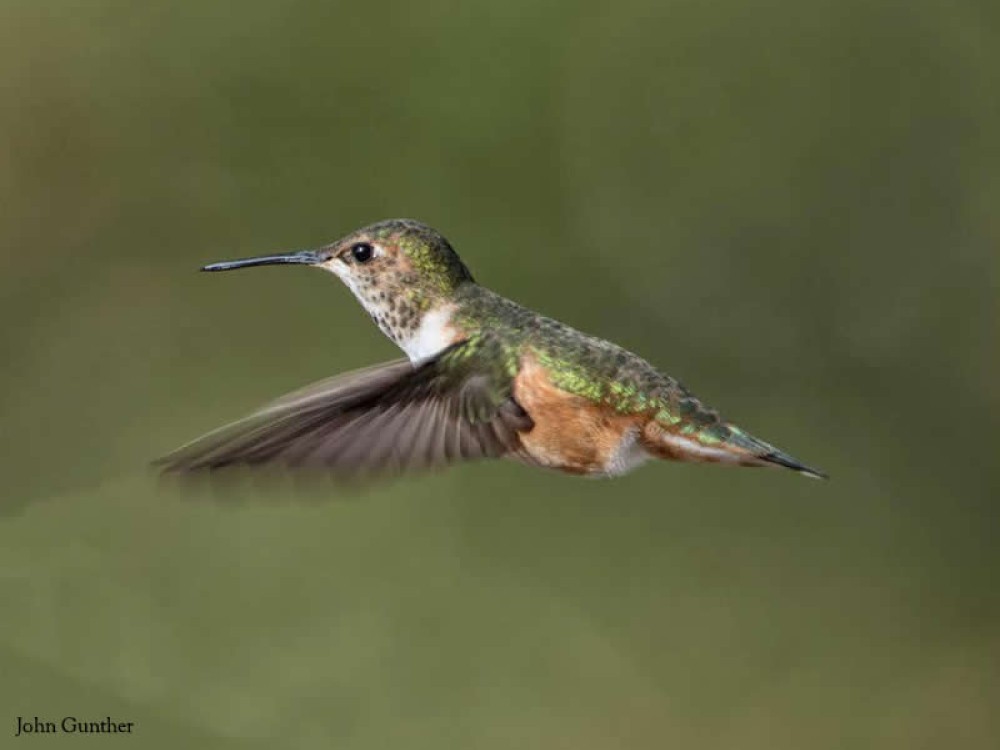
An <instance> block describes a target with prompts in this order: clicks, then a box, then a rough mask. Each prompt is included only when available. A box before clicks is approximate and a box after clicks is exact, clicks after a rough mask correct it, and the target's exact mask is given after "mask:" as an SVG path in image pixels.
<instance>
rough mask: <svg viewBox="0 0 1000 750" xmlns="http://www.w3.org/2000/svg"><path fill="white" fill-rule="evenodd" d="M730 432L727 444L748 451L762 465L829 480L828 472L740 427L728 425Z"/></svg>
mask: <svg viewBox="0 0 1000 750" xmlns="http://www.w3.org/2000/svg"><path fill="white" fill-rule="evenodd" d="M728 427H729V430H730V432H731V433H732V434H731V436H730V437H729V439H727V440H726V443H728V444H731V445H734V446H737V447H738V448H739V449H741V450H745V451H748V452H749V453H750V454H751V455H752V456H753V457H754V459H756V460H757V461H760V462H761V464H762V465H766V464H771V465H773V466H783V467H784V468H786V469H791V470H792V471H797V472H799V474H803V475H805V476H807V477H811V478H813V479H829V478H830V477H829V475H828V474H826V472H823V471H820V470H819V469H814V468H813V467H811V466H807V465H806V464H804V463H802V462H801V461H799V460H798V459H797V458H794V457H792V456H790V455H788V454H787V453H785V452H784V451H782V450H779V449H777V448H775V447H774V446H773V445H770V444H769V443H765V442H764V441H763V440H760V439H758V438H755V437H754V436H753V435H750V434H748V433H746V432H744V431H743V430H741V429H740V428H739V427H735V426H733V425H728Z"/></svg>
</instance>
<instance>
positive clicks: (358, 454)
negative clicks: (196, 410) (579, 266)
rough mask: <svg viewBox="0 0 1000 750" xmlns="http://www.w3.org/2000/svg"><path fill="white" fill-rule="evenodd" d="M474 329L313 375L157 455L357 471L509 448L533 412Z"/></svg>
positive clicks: (194, 467)
mask: <svg viewBox="0 0 1000 750" xmlns="http://www.w3.org/2000/svg"><path fill="white" fill-rule="evenodd" d="M489 343H490V342H485V341H484V340H483V338H481V337H477V338H474V339H469V340H466V341H463V342H459V343H457V344H454V345H452V346H451V347H449V348H448V349H446V350H444V351H443V352H441V353H440V354H439V355H438V356H437V357H435V358H434V359H432V360H429V361H427V362H424V363H422V364H420V365H417V366H416V367H414V366H413V365H411V364H410V362H408V361H407V360H396V361H394V362H389V363H386V364H383V365H378V366H376V367H371V368H368V369H364V370H357V371H355V372H351V373H347V374H344V375H340V376H337V377H334V378H330V379H328V380H324V381H321V382H319V383H316V384H314V385H312V386H309V387H307V388H305V389H303V390H301V391H296V392H294V393H290V394H288V395H287V396H284V397H282V398H281V399H279V400H278V401H276V402H274V403H272V404H270V405H268V406H266V407H264V408H263V409H261V410H260V411H258V412H256V413H255V414H253V415H251V416H250V417H247V418H246V419H243V420H241V421H239V422H235V423H233V424H231V425H228V426H227V427H223V428H221V429H219V430H216V431H214V432H211V433H209V434H208V435H205V436H204V437H202V438H199V439H198V440H195V441H194V442H192V443H189V444H188V445H186V446H184V447H182V448H180V449H178V450H177V451H175V452H174V453H172V454H170V455H168V456H166V457H164V458H162V459H160V460H159V461H157V463H158V464H159V465H160V466H162V467H163V470H164V471H165V472H198V471H206V470H214V469H222V468H225V467H230V466H257V465H283V466H287V467H312V468H321V469H328V470H330V471H331V472H332V473H333V474H334V475H335V476H340V477H344V478H356V477H362V476H365V475H369V476H372V475H385V474H394V473H402V472H406V471H411V470H412V471H416V470H420V469H429V468H434V467H438V466H443V465H446V464H449V463H453V462H456V461H459V460H464V459H477V458H495V457H500V456H504V455H507V454H512V453H516V452H517V450H518V448H519V446H520V439H519V437H518V432H519V431H525V430H530V429H531V428H532V426H533V423H532V421H531V418H530V417H529V416H528V415H527V413H526V412H525V411H524V410H523V409H522V408H521V407H520V405H518V404H517V402H516V401H514V399H513V397H512V396H511V379H510V377H509V375H507V373H506V372H505V371H504V370H503V369H502V368H499V369H491V368H486V369H483V368H481V367H474V366H473V365H474V364H476V363H477V362H478V363H481V362H482V359H481V358H480V357H477V356H476V355H477V354H479V353H480V350H481V349H482V347H483V346H484V345H489Z"/></svg>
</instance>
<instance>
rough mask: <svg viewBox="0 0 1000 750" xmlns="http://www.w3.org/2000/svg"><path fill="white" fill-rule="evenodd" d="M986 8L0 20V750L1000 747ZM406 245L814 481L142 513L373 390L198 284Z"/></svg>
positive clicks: (317, 326)
mask: <svg viewBox="0 0 1000 750" xmlns="http://www.w3.org/2000/svg"><path fill="white" fill-rule="evenodd" d="M998 9H1000V6H998V5H997V4H996V3H991V2H979V3H975V2H962V1H957V0H956V1H955V2H949V3H940V2H932V1H931V0H908V1H907V2H902V1H900V2H895V1H893V0H810V1H808V2H793V1H792V0H784V1H783V0H771V1H770V2H757V3H743V2H736V1H735V0H716V1H715V2H711V3H705V2H695V1H694V0H673V1H671V2H661V1H658V0H619V1H618V2H615V3H610V2H603V3H601V2H575V3H569V2H545V1H541V2H539V1H538V0H530V1H528V0H507V1H506V2H502V3H501V2H458V1H457V0H422V2H420V3H410V2H402V1H400V2H366V3H333V2H306V1H304V0H285V1H282V2H279V1H277V0H274V1H266V2H265V1H264V0H254V1H248V0H242V1H241V2H197V3H195V2H187V3H165V2H161V3H135V2H125V1H124V0H92V1H91V2H87V3H82V2H75V1H71V0H45V2H39V1H38V0H5V1H4V2H3V4H2V5H0V87H2V92H3V93H2V97H3V106H2V108H0V135H2V146H3V148H2V150H0V159H2V164H0V248H2V251H0V253H2V255H0V314H2V320H3V321H4V322H3V323H2V325H0V336H2V339H0V344H2V352H3V367H2V369H0V409H2V411H0V425H2V427H0V435H2V438H3V454H2V455H3V459H2V460H3V489H2V490H0V601H2V602H3V605H2V609H3V615H2V617H0V674H2V678H0V707H2V711H0V736H3V737H10V735H11V734H12V733H13V731H14V727H15V717H16V716H18V715H21V716H26V717H32V716H35V715H38V716H41V717H42V718H53V717H54V718H56V719H57V720H58V719H59V718H61V717H62V716H64V715H75V716H78V717H81V718H86V719H93V718H101V717H104V716H106V715H111V716H114V717H116V718H119V719H121V720H131V721H135V722H136V723H137V728H136V731H135V734H134V735H133V736H132V737H131V738H129V739H127V740H125V741H124V744H128V745H130V746H133V747H144V748H156V747H165V748H166V747H177V746H184V747H213V748H225V747H261V748H264V747H268V748H271V747H290V748H312V747H335V748H352V749H353V748H358V749H362V748H388V747H406V748H435V749H440V748H487V749H489V748H512V747H518V748H555V747H558V748H574V750H577V749H581V750H582V749H589V748H594V749H595V750H596V749H597V748H601V749H602V750H603V749H605V748H661V747H705V748H707V747H711V748H740V749H741V750H745V749H747V748H768V749H769V750H774V749H776V748H796V749H799V748H803V747H808V748H845V747H859V748H860V747H878V748H908V749H909V748H940V747H963V748H985V747H996V746H997V744H996V743H997V742H998V741H1000V718H998V712H997V710H996V709H997V706H998V705H1000V601H998V593H997V592H998V588H997V586H998V581H997V577H998V572H1000V570H998V563H1000V553H998V552H997V549H996V537H997V529H998V525H997V512H996V506H997V503H998V501H1000V487H998V476H997V474H998V472H997V468H996V463H997V448H998V445H1000V443H998V440H997V430H998V427H1000V424H998V422H1000V417H998V413H1000V387H998V385H997V382H998V381H997V368H998V365H1000V363H998V361H997V352H998V346H997V344H998V321H1000V310H998V304H997V286H998V279H1000V252H998V243H1000V211H998V206H1000V137H998V134H1000V87H998V80H1000V10H998ZM394 216H409V217H414V218H419V219H422V220H424V221H426V222H428V223H430V224H432V225H434V226H436V227H438V228H440V229H441V230H442V231H443V232H445V234H446V235H447V236H448V237H449V238H450V239H451V240H452V241H453V243H454V244H455V245H456V246H457V248H458V249H459V251H460V252H461V253H462V254H463V256H464V258H465V259H466V260H467V262H468V264H469V265H470V266H471V267H472V269H473V270H474V272H475V273H476V275H477V277H478V278H479V279H480V280H481V281H484V282H485V283H487V284H488V285H490V286H492V287H493V288H495V289H496V290H498V291H500V292H501V293H503V294H506V295H508V296H511V297H513V298H515V299H517V300H519V301H521V302H523V303H526V304H528V305H531V306H533V307H536V308H537V309H539V310H541V311H543V312H545V313H547V314H550V315H553V316H555V317H558V318H561V319H563V320H566V321H568V322H570V323H572V324H574V325H576V326H577V327H579V328H582V329H584V330H586V331H588V332H591V333H595V334H598V335H601V336H604V337H607V338H611V339H614V340H616V341H617V342H619V343H621V344H623V345H625V346H627V347H629V348H631V349H633V350H635V351H638V352H639V353H641V354H643V355H644V356H646V357H647V358H648V359H650V360H651V361H653V362H654V363H656V364H658V365H660V366H662V367H663V368H664V369H665V370H666V371H668V372H670V373H671V374H673V375H675V376H677V377H679V378H681V379H682V380H683V381H684V382H685V383H686V384H687V385H689V386H690V387H692V388H693V390H694V391H695V392H696V393H698V394H699V395H701V396H702V397H703V398H704V399H705V400H707V401H709V402H710V403H712V404H714V405H716V406H718V407H719V408H721V409H722V410H723V412H724V413H726V414H727V415H728V416H729V417H730V418H732V419H733V420H735V421H737V422H738V423H740V424H742V425H744V426H745V427H747V428H748V429H750V430H752V431H754V432H756V433H758V434H760V435H761V436H763V437H765V438H766V439H769V440H771V441H773V442H775V443H777V444H778V445H781V446H782V447H785V448H787V449H788V450H789V451H791V452H792V453H793V454H795V455H796V456H799V457H801V458H802V459H803V460H806V461H808V462H810V463H815V464H816V465H818V466H820V467H823V468H824V469H826V470H827V471H829V472H830V473H831V475H832V477H833V479H832V480H831V481H830V482H827V483H820V482H812V481H808V480H805V479H802V478H800V477H798V476H795V475H794V474H791V473H786V472H761V471H735V470H725V469H720V468H707V467H697V466H678V465H650V466H647V467H644V468H643V469H642V470H640V471H638V472H636V473H634V474H632V475H630V476H628V477H625V478H623V479H620V480H616V481H613V482H608V481H585V480H580V479H574V478H568V477H564V476H559V475H554V474H547V473H544V472H540V471H537V470H532V469H530V468H525V467H521V466H518V465H514V464H506V463H496V464H479V465H472V466H465V467H461V468H458V469H455V470H452V471H450V472H447V473H444V474H440V475H436V476H430V477H421V478H414V479H412V480H408V481H403V482H398V483H395V484H390V485H386V486H380V487H376V488H373V489H371V490H369V491H367V492H364V493H362V494H360V495H357V494H345V493H344V492H343V491H341V490H338V489H337V488H335V487H332V486H318V487H317V486H315V485H313V486H307V487H296V486H291V485H288V484H281V483H279V484H277V485H269V486H264V487H261V486H258V485H256V484H254V483H252V482H251V483H244V484H237V485H233V486H226V487H222V488H217V489H215V490H211V489H207V488H205V487H202V486H194V487H188V486H177V485H173V484H166V485H164V484H162V483H160V482H158V481H157V480H156V478H155V476H154V475H153V474H152V473H151V472H150V471H149V469H148V462H149V460H150V459H152V458H154V457H156V456H158V455H160V454H162V453H164V452H166V451H168V450H170V449H172V448H174V447H176V446H177V445H178V444H180V443H181V442H184V441H186V440H188V439H190V438H192V437H194V436H196V435H198V434H199V433H201V432H204V431H206V430H208V429H209V428H212V427H215V426H217V425H219V424H221V423H224V422H226V421H229V420H231V419H233V418H235V417H238V416H241V415H243V414H244V413H246V412H248V411H249V410H251V409H252V408H253V407H255V406H257V405H258V404H260V403H261V402H264V401H267V400H269V399H270V398H272V397H274V396H276V395H278V394H280V393H282V392H284V391H287V390H290V389H293V388H296V387H298V386H301V385H303V384H305V383H308V382H310V381H312V380H315V379H318V378H321V377H325V376H327V375H329V374H332V373H334V372H337V371H342V370H347V369H351V368H354V367H359V366H362V365H366V364H371V363H373V362H377V361H381V360H386V359H390V358H393V357H395V356H397V355H396V351H395V350H394V349H393V347H392V346H391V344H390V343H389V342H388V341H387V340H385V339H383V338H382V337H381V336H380V335H379V334H378V332H377V331H376V330H375V329H374V327H373V326H372V325H371V324H370V323H369V321H368V319H367V317H366V316H365V315H364V314H363V312H362V311H361V309H360V308H359V307H358V306H357V304H356V303H355V302H354V301H353V299H352V298H351V297H350V295H349V294H348V293H347V292H346V291H345V290H344V289H343V288H341V287H340V286H339V285H338V284H337V283H336V282H335V281H334V280H333V279H331V278H330V277H328V276H326V275H324V274H320V273H317V272H311V271H306V270H304V269H259V270H253V271H246V272H243V273H239V274H229V275H225V276H209V275H201V274H198V273H196V272H195V271H196V269H197V268H198V266H199V265H201V264H203V263H205V262H208V261H212V260H218V259H222V258H228V257H239V256H245V255H251V254H259V253H266V252H270V251H275V250H281V249H290V248H300V247H308V246H314V245H318V244H320V243H323V242H326V241H329V240H331V239H334V238H335V237H337V236H340V235H341V234H344V233H346V232H348V231H350V230H352V229H354V228H356V227H358V226H360V225H363V224H367V223H370V222H372V221H376V220H379V219H383V218H388V217H394ZM317 501H320V502H317ZM77 739H78V740H81V741H78V742H77V744H76V746H90V745H93V746H100V747H104V746H106V745H107V744H108V743H109V740H108V738H106V737H99V738H96V739H95V738H77ZM33 740H34V741H33V746H35V747H42V746H49V745H51V746H58V747H63V746H64V745H65V744H66V742H68V741H70V740H69V738H66V737H48V738H45V737H37V736H36V737H35V738H33ZM22 741H23V742H26V743H27V740H24V738H22ZM0 744H4V745H6V744H7V740H4V741H3V742H2V743H0ZM11 746H13V744H12V745H11Z"/></svg>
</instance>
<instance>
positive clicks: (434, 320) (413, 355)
mask: <svg viewBox="0 0 1000 750" xmlns="http://www.w3.org/2000/svg"><path fill="white" fill-rule="evenodd" d="M453 310H454V307H453V306H452V305H442V306H441V307H438V308H437V309H435V310H431V311H430V312H426V313H424V317H423V319H422V320H421V321H420V326H419V327H418V328H417V330H415V331H414V332H413V333H412V334H411V335H410V336H409V337H408V338H406V339H404V340H402V341H400V342H399V346H400V347H401V348H402V350H403V351H404V352H406V356H407V357H409V358H410V361H411V362H413V364H417V363H419V362H423V361H425V360H428V359H431V358H432V357H434V356H435V355H436V354H438V353H439V352H441V351H442V350H444V349H446V348H448V347H449V346H450V345H451V344H452V342H454V341H455V330H454V329H453V328H452V327H451V314H452V311H453Z"/></svg>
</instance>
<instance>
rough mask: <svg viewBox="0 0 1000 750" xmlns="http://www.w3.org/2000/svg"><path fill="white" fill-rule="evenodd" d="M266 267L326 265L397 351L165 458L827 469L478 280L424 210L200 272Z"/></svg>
mask: <svg viewBox="0 0 1000 750" xmlns="http://www.w3.org/2000/svg"><path fill="white" fill-rule="evenodd" d="M273 264H300V265H308V266H315V267H317V268H322V269H323V270H325V271H329V272H330V273H332V274H334V275H336V276H337V277H338V278H340V280H341V281H343V282H344V283H345V284H346V285H347V287H348V288H349V289H350V290H351V291H352V292H353V293H354V296H355V297H357V299H358V301H359V302H360V303H361V304H362V306H363V307H364V308H365V310H366V311H367V312H368V314H369V315H370V316H371V318H372V319H373V320H374V321H375V323H376V324H377V325H378V327H379V328H380V329H381V330H382V332H383V333H384V334H385V335H386V336H388V337H389V338H390V339H391V340H392V341H393V342H394V343H395V344H396V345H397V346H399V347H400V348H401V349H402V350H403V351H404V352H405V353H406V355H407V358H406V359H399V360H396V361H393V362H388V363H386V364H381V365H376V366H375V367H371V368H368V369H364V370H358V371H355V372H350V373H347V374H344V375H339V376H336V377H334V378H331V379H328V380H324V381H321V382H319V383H317V384H315V385H312V386H309V387H307V388H305V389H303V390H301V391H297V392H294V393H291V394H289V395H287V396H284V397H282V398H280V399H278V400H277V401H275V402H274V403H272V404H270V405H268V406H265V407H264V408H262V409H261V410H259V411H258V412H256V413H255V414H253V415H251V416H250V417H247V418H246V419H243V420H241V421H238V422H236V423H234V424H232V425H229V426H228V427H223V428H221V429H220V430H216V431H215V432H212V433H209V434H208V435H206V436H204V437H202V438H200V439H198V440H196V441H194V442H193V443H190V444H188V445H186V446H184V447H182V448H180V449H178V450H177V451H175V452H174V453H172V454H170V455H169V456H167V457H165V458H163V459H161V460H160V462H159V463H161V465H162V466H163V467H164V468H165V470H166V471H174V472H195V471H203V470H215V469H222V468H225V467H235V466H258V465H275V464H277V465H284V466H287V467H302V468H309V467H312V468H320V469H325V470H328V471H330V472H331V473H332V474H333V475H334V476H335V477H340V478H344V479H357V478H364V477H376V476H382V475H386V474H394V473H402V472H406V471H410V470H419V469H428V468H433V467H438V466H443V465H446V464H450V463H453V462H456V461H460V460H465V459H478V458H501V457H509V458H514V459H518V460H520V461H523V462H526V463H529V464H534V465H536V466H541V467H545V468H549V469H558V470H560V471H564V472H569V473H571V474H582V475H587V476H597V477H612V476H618V475H621V474H625V473H626V472H628V471H631V470H632V469H634V468H635V467H636V466H638V465H639V464H641V463H643V462H644V461H646V460H647V459H649V458H663V459H672V460H678V461H695V462H706V463H718V464H731V465H737V466H783V467H786V468H789V469H793V470H795V471H798V472H800V473H802V474H805V475H807V476H811V477H817V478H825V475H824V474H823V473H822V472H821V471H819V470H817V469H813V468H810V467H808V466H806V465H804V464H802V463H800V462H799V461H797V460H796V459H794V458H792V457H791V456H789V455H788V454H787V453H784V452H783V451H781V450H779V449H777V448H775V447H774V446H773V445H769V444H768V443H765V442H763V441H762V440H758V439H757V438H755V437H753V436H752V435H750V434H749V433H747V432H744V431H743V430H741V429H740V428H738V427H736V426H734V425H732V424H730V423H729V422H726V421H725V420H723V419H722V418H721V417H720V416H719V414H718V413H717V412H716V411H714V410H712V409H709V408H707V407H706V406H704V405H703V404H702V403H701V402H700V401H699V400H698V399H696V398H695V397H694V396H693V395H692V394H691V393H690V392H689V391H688V390H687V389H686V388H684V386H682V385H681V384H680V383H679V382H677V381H676V380H674V379H673V378H671V377H669V376H667V375H664V374H662V373H660V372H659V371H658V370H657V369H656V368H655V367H653V366H652V365H651V364H649V363H648V362H646V360H644V359H642V358H641V357H639V356H637V355H635V354H632V353H631V352H629V351H626V350H625V349H622V348H621V347H619V346H616V345H615V344H612V343H610V342H608V341H604V340H602V339H598V338H594V337H592V336H588V335H586V334H583V333H580V332H579V331H577V330H575V329H573V328H570V327H569V326H567V325H565V324H563V323H560V322H558V321H555V320H552V319H551V318H547V317H545V316H543V315H540V314H538V313H536V312H534V311H533V310H529V309H528V308H526V307H523V306H521V305H519V304H517V303H516V302H512V301H511V300H508V299H506V298H504V297H501V296H500V295H499V294H496V293H495V292H491V291H490V290H489V289H487V288H485V287H483V286H480V285H479V284H477V283H476V282H475V281H474V280H473V278H472V274H471V273H469V269H468V268H466V266H465V264H464V263H463V262H462V260H461V259H460V258H459V257H458V254H457V253H456V252H455V251H454V250H453V249H452V247H451V245H450V244H449V243H448V241H447V240H446V239H445V238H444V237H443V236H442V235H441V234H440V233H438V232H437V231H435V230H434V229H432V228H430V227H428V226H426V225H425V224H422V223H420V222H417V221H412V220H408V219H393V220H389V221H383V222H379V223H377V224H372V225H371V226H367V227H364V228H363V229H359V230H357V231H356V232H353V233H352V234H349V235H347V236H346V237H344V238H343V239H340V240H337V241H336V242H334V243H332V244H330V245H326V246H325V247H322V248H320V249H318V250H304V251H300V252H292V253H285V254H280V255H267V256H262V257H257V258H248V259H244V260H231V261H223V262H221V263H213V264H211V265H208V266H205V267H204V268H203V269H202V270H204V271H229V270H232V269H236V268H247V267H250V266H263V265H273Z"/></svg>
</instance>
